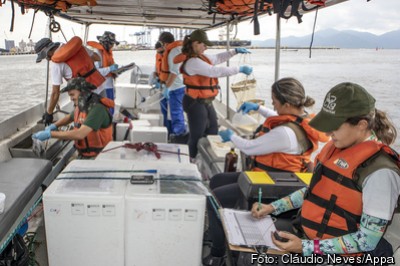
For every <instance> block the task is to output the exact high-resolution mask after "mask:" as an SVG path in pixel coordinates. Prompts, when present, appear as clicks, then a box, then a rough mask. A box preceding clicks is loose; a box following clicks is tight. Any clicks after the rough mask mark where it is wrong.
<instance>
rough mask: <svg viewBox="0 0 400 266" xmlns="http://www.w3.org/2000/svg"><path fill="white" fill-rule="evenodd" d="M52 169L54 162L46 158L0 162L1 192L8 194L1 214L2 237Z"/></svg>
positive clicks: (0, 237)
mask: <svg viewBox="0 0 400 266" xmlns="http://www.w3.org/2000/svg"><path fill="white" fill-rule="evenodd" d="M51 170H52V163H51V162H50V161H49V160H45V159H36V158H13V159H11V160H9V161H6V162H2V163H0V192H3V193H4V194H5V195H6V201H5V208H4V212H3V213H2V214H0V239H3V238H4V237H5V236H6V234H7V232H8V231H9V230H10V229H11V226H12V225H13V224H14V223H15V221H16V220H17V218H18V217H19V215H20V214H21V213H22V211H23V210H24V208H25V206H26V205H27V204H28V203H29V201H30V200H31V199H32V197H33V196H34V195H35V193H36V192H37V190H38V189H39V188H40V187H41V185H42V182H43V181H44V180H45V178H46V176H47V175H48V174H49V173H50V172H51Z"/></svg>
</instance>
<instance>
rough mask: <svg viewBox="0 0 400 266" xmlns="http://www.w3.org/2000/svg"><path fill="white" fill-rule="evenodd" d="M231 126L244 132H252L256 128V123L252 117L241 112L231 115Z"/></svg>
mask: <svg viewBox="0 0 400 266" xmlns="http://www.w3.org/2000/svg"><path fill="white" fill-rule="evenodd" d="M232 124H233V125H235V126H236V127H237V128H239V129H240V130H243V131H245V132H253V131H254V130H255V129H256V128H257V127H258V121H257V120H256V119H255V118H254V117H252V116H250V115H248V114H243V113H242V112H239V113H236V114H234V115H233V117H232Z"/></svg>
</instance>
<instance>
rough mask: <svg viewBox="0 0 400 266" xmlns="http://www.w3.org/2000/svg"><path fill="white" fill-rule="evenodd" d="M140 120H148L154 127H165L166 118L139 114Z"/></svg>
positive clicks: (160, 115) (159, 115)
mask: <svg viewBox="0 0 400 266" xmlns="http://www.w3.org/2000/svg"><path fill="white" fill-rule="evenodd" d="M138 118H139V119H140V120H148V121H149V122H150V124H151V125H152V126H163V125H164V118H163V116H162V114H145V113H138Z"/></svg>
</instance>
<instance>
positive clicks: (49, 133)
mask: <svg viewBox="0 0 400 266" xmlns="http://www.w3.org/2000/svg"><path fill="white" fill-rule="evenodd" d="M95 89H96V87H95V86H94V85H93V84H91V83H89V82H87V81H86V80H85V79H84V78H82V77H78V78H73V79H70V80H69V81H68V84H67V86H66V87H65V88H63V89H62V90H61V92H68V95H69V96H70V98H71V101H73V103H74V106H75V110H74V111H73V112H72V113H71V114H69V115H66V116H65V117H64V118H62V119H60V120H58V121H57V122H55V123H54V124H51V125H49V126H47V127H46V128H45V130H43V131H39V132H37V133H35V134H33V135H32V138H34V139H38V140H40V141H45V140H48V139H50V138H58V139H68V140H74V141H75V148H76V149H77V150H78V153H79V156H80V157H81V158H93V157H95V156H97V154H99V153H100V151H101V150H102V149H103V148H104V147H105V146H106V145H107V144H108V143H109V142H110V141H111V140H112V138H113V127H112V118H111V115H110V113H109V112H108V108H112V107H114V101H113V100H111V99H108V98H106V97H102V96H100V95H98V94H96V93H94V92H93V91H94V90H95ZM71 122H74V129H73V130H70V131H58V128H59V127H61V126H65V125H68V124H70V123H71Z"/></svg>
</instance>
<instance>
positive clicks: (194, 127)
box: [174, 30, 253, 159]
mask: <svg viewBox="0 0 400 266" xmlns="http://www.w3.org/2000/svg"><path fill="white" fill-rule="evenodd" d="M208 46H212V43H211V42H210V41H209V40H208V37H207V33H206V32H205V31H203V30H195V31H193V32H192V33H191V34H190V35H188V36H186V37H185V39H184V40H183V47H182V54H183V55H184V59H183V60H182V61H183V63H182V65H181V68H180V71H181V73H182V74H183V83H184V84H185V85H186V90H185V96H184V97H183V110H184V111H185V112H186V114H187V118H188V123H189V143H188V144H189V153H190V158H192V159H194V158H195V157H196V154H197V142H198V141H199V139H200V138H202V137H205V136H207V135H216V134H217V133H218V123H217V114H216V112H215V109H214V107H213V105H212V101H213V100H214V99H215V97H216V96H217V94H218V91H219V89H220V87H219V85H218V78H219V77H227V76H231V75H235V74H238V73H244V74H246V75H250V74H251V73H252V71H253V68H252V67H250V66H240V67H238V66H230V67H228V66H216V65H218V64H221V63H223V62H226V61H228V60H229V58H231V57H232V56H234V55H236V54H239V53H241V54H245V53H250V52H249V51H248V50H247V49H246V48H236V49H235V50H231V51H227V52H222V53H219V54H216V55H205V54H204V52H205V50H207V47H208ZM178 57H179V55H178ZM174 61H175V60H174ZM175 62H176V61H175Z"/></svg>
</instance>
